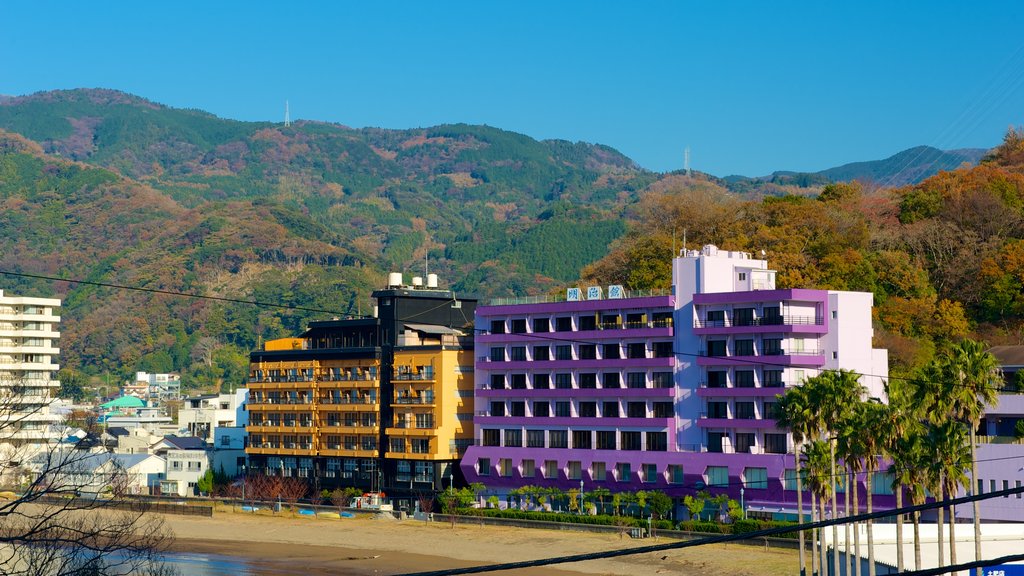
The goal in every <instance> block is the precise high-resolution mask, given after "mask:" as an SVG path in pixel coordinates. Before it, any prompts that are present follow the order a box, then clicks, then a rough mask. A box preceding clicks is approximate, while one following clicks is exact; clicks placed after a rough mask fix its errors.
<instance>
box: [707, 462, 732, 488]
mask: <svg viewBox="0 0 1024 576" xmlns="http://www.w3.org/2000/svg"><path fill="white" fill-rule="evenodd" d="M705 476H706V477H707V480H706V482H707V485H708V486H728V485H729V467H728V466H708V468H707V471H706V473H705Z"/></svg>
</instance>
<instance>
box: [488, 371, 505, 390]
mask: <svg viewBox="0 0 1024 576" xmlns="http://www.w3.org/2000/svg"><path fill="white" fill-rule="evenodd" d="M504 388H505V375H504V374H491V390H503V389H504Z"/></svg>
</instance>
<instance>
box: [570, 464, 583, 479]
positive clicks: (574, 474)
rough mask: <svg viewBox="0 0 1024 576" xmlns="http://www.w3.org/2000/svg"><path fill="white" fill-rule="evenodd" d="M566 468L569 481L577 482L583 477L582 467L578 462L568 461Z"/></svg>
mask: <svg viewBox="0 0 1024 576" xmlns="http://www.w3.org/2000/svg"><path fill="white" fill-rule="evenodd" d="M568 468H569V469H568V471H567V474H568V476H569V480H579V479H580V478H582V477H583V473H582V467H581V466H580V463H579V462H578V461H575V460H570V461H569V463H568Z"/></svg>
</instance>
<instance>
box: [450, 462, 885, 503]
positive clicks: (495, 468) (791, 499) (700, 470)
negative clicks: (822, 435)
mask: <svg viewBox="0 0 1024 576" xmlns="http://www.w3.org/2000/svg"><path fill="white" fill-rule="evenodd" d="M479 458H487V459H489V461H490V474H489V475H486V476H481V475H479V474H477V471H476V464H477V462H478V459H479ZM503 458H508V459H510V460H511V461H512V465H513V467H514V470H513V475H512V476H509V477H503V476H500V475H499V465H500V460H501V459H503ZM523 460H533V461H534V465H535V467H536V473H535V474H534V475H533V476H530V477H526V478H524V477H523V476H522V475H521V474H520V473H519V466H520V465H521V463H522V461H523ZM546 460H550V461H554V462H555V463H556V466H557V468H558V477H557V478H544V477H543V476H542V474H543V466H544V462H545V461H546ZM569 462H579V463H580V469H581V476H582V480H583V484H584V491H587V490H593V489H594V488H608V489H610V490H611V491H613V492H619V491H626V490H629V491H635V490H650V489H652V488H654V489H658V490H662V491H664V492H665V493H666V494H668V495H669V496H672V497H675V498H681V497H682V496H684V495H687V494H695V493H696V492H698V491H699V490H701V489H703V486H704V485H705V484H707V482H708V477H707V473H708V470H707V469H708V467H709V466H721V467H726V468H728V482H727V485H726V486H708V489H709V490H710V491H711V492H712V493H713V494H720V493H725V494H728V495H729V496H730V497H731V498H734V499H736V500H739V496H740V488H741V487H744V484H743V482H744V473H745V470H746V469H747V468H765V469H766V473H767V488H753V487H749V486H747V487H745V493H744V496H745V498H746V499H747V502H749V503H750V504H751V505H753V504H755V503H758V504H760V505H764V506H774V507H778V508H780V509H781V508H784V509H786V510H792V509H793V508H794V507H795V505H796V491H795V490H786V489H784V484H783V475H784V473H785V470H786V469H787V468H789V469H793V468H794V465H793V455H792V454H724V453H713V452H633V451H629V452H626V451H598V450H568V449H566V450H557V449H545V448H500V447H482V446H471V447H470V448H469V450H468V451H467V453H466V456H465V457H464V458H463V460H462V465H461V467H462V471H463V473H464V474H465V475H466V480H467V481H468V482H483V483H485V484H486V485H487V486H488V487H489V488H491V489H509V488H514V487H517V486H522V485H525V484H531V485H536V486H554V487H557V488H559V489H562V490H569V489H571V488H576V489H579V487H580V479H581V478H568V477H567V475H566V470H567V468H568V463H569ZM594 462H603V463H604V464H605V468H606V470H607V474H608V476H609V478H610V477H611V474H612V471H613V470H615V466H616V464H618V463H626V464H629V465H630V472H631V474H630V476H631V477H630V481H629V482H620V481H617V480H614V479H608V480H605V481H599V480H595V479H593V478H592V477H591V474H590V471H591V469H592V465H593V463H594ZM643 464H654V465H655V466H656V467H657V470H658V479H657V482H642V481H641V479H640V476H639V474H640V473H641V471H642V468H641V466H642V465H643ZM670 465H679V466H682V467H683V474H684V475H683V478H682V482H681V483H675V482H670V481H669V480H670V478H668V477H667V471H668V467H669V466H670ZM859 493H860V502H861V503H862V506H863V504H864V503H865V502H866V500H867V497H866V496H867V495H866V492H865V490H864V477H863V476H861V478H860V482H859ZM873 501H874V506H875V509H876V510H881V509H885V508H892V507H893V505H894V501H893V497H892V496H882V495H875V496H874V497H873ZM804 507H805V508H804V512H805V514H809V513H810V498H809V495H808V494H807V493H806V492H805V494H804Z"/></svg>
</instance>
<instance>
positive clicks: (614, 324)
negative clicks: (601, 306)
mask: <svg viewBox="0 0 1024 576" xmlns="http://www.w3.org/2000/svg"><path fill="white" fill-rule="evenodd" d="M618 327H619V315H618V314H605V315H604V316H601V328H603V329H605V330H611V329H613V328H618Z"/></svg>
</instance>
